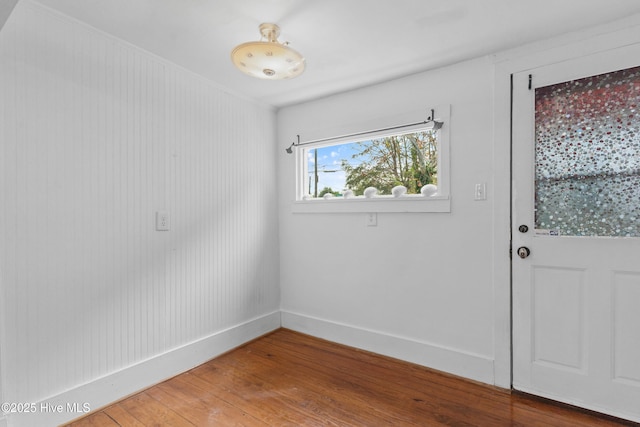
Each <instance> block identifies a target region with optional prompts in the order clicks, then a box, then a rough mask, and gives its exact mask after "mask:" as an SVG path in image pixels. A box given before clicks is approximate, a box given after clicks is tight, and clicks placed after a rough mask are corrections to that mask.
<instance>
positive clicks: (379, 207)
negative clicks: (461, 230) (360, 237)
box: [291, 196, 451, 213]
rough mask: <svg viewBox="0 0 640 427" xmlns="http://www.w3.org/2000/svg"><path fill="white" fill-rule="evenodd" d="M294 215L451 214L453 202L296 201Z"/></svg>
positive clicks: (421, 199) (436, 199)
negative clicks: (359, 213)
mask: <svg viewBox="0 0 640 427" xmlns="http://www.w3.org/2000/svg"><path fill="white" fill-rule="evenodd" d="M291 211H292V212H293V213H352V212H354V213H358V212H365V213H367V212H451V200H450V199H449V197H447V196H431V197H428V198H427V197H422V196H415V197H393V196H378V197H374V198H370V199H367V198H361V197H358V198H353V199H343V198H338V197H336V198H333V199H328V200H327V199H311V200H299V201H295V202H293V203H292V205H291Z"/></svg>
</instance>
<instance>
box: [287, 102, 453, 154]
mask: <svg viewBox="0 0 640 427" xmlns="http://www.w3.org/2000/svg"><path fill="white" fill-rule="evenodd" d="M427 123H433V129H434V130H438V129H440V128H441V127H442V125H443V124H444V122H443V121H440V120H436V119H435V111H434V110H433V109H431V116H429V117H427V119H426V120H423V121H421V122H415V123H407V124H404V125H398V126H391V127H387V128H381V129H374V130H368V131H365V132H356V133H350V134H347V135H340V136H332V137H329V138H320V139H313V140H311V141H304V142H300V135H297V136H298V142H297V143H296V142H292V143H291V145H290V146H289V147H288V148H285V151H286V152H287V153H289V154H291V153H293V150H292V149H291V148H292V147H300V146H302V145H309V144H317V143H318V142H326V141H333V140H335V139H343V138H350V137H352V136H361V135H366V134H369V133H374V132H384V131H387V130H395V129H402V128H407V127H411V126H417V125H426V124H427Z"/></svg>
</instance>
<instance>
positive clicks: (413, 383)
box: [70, 329, 636, 427]
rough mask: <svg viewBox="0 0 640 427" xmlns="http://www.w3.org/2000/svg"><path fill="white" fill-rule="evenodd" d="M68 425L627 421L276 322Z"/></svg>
mask: <svg viewBox="0 0 640 427" xmlns="http://www.w3.org/2000/svg"><path fill="white" fill-rule="evenodd" d="M70 425H71V426H127V427H129V426H133V427H135V426H169V425H172V426H225V427H226V426H320V425H323V426H326V425H330V426H384V425H390V426H554V427H562V426H567V427H568V426H571V427H575V426H620V425H636V424H633V423H625V422H623V421H619V420H615V419H612V418H609V417H606V416H600V415H597V414H593V413H589V412H585V411H580V410H576V409H573V408H570V407H567V406H564V405H561V404H556V403H552V402H548V401H545V400H541V399H537V398H533V397H530V396H526V395H522V394H517V393H513V394H512V393H509V391H506V390H502V389H498V388H495V387H491V386H487V385H483V384H479V383H476V382H473V381H468V380H465V379H461V378H458V377H454V376H452V375H448V374H443V373H439V372H436V371H433V370H430V369H427V368H424V367H421V366H418V365H413V364H410V363H406V362H402V361H398V360H395V359H390V358H387V357H384V356H380V355H376V354H372V353H368V352H364V351H360V350H355V349H353V348H350V347H345V346H341V345H339V344H334V343H330V342H327V341H323V340H319V339H316V338H313V337H309V336H306V335H302V334H299V333H296V332H293V331H290V330H286V329H280V330H278V331H275V332H273V333H272V334H269V335H267V336H264V337H262V338H259V339H257V340H255V341H253V342H250V343H248V344H246V345H244V346H242V347H240V348H237V349H235V350H233V351H231V352H229V353H227V354H224V355H222V356H220V357H218V358H216V359H213V360H211V361H209V362H207V363H205V364H203V365H201V366H198V367H196V368H194V369H192V370H190V371H188V372H186V373H184V374H181V375H179V376H177V377H175V378H172V379H170V380H167V381H165V382H163V383H161V384H158V385H156V386H154V387H151V388H149V389H147V390H145V391H142V392H140V393H138V394H136V395H134V396H131V397H129V398H127V399H124V400H122V401H120V402H117V403H115V404H113V405H111V406H109V407H106V408H104V409H102V410H100V411H98V412H95V413H92V414H89V415H88V416H86V417H84V418H82V419H80V420H77V421H76V422H74V423H71V424H70Z"/></svg>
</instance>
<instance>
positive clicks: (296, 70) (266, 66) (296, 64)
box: [231, 23, 305, 80]
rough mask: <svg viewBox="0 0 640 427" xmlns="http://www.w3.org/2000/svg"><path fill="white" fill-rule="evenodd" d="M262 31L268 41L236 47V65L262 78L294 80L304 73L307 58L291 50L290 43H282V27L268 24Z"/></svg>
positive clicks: (232, 58) (234, 55) (233, 55)
mask: <svg viewBox="0 0 640 427" xmlns="http://www.w3.org/2000/svg"><path fill="white" fill-rule="evenodd" d="M259 28H260V34H262V38H263V39H264V40H260V41H257V42H248V43H242V44H241V45H238V46H236V48H235V49H233V51H232V52H231V60H232V61H233V64H234V65H235V66H236V67H237V68H238V69H239V70H240V71H242V72H243V73H246V74H248V75H250V76H252V77H257V78H260V79H267V80H282V79H291V78H293V77H297V76H299V75H300V74H302V72H303V71H304V67H305V61H304V57H303V56H302V55H300V53H298V52H296V51H295V50H293V49H291V48H290V47H289V46H288V44H289V42H285V43H280V42H279V41H278V36H279V35H280V27H278V26H277V25H276V24H267V23H265V24H260V27H259Z"/></svg>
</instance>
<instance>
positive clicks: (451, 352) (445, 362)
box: [281, 311, 494, 384]
mask: <svg viewBox="0 0 640 427" xmlns="http://www.w3.org/2000/svg"><path fill="white" fill-rule="evenodd" d="M281 317H282V327H283V328H287V329H291V330H294V331H298V332H302V333H305V334H308V335H312V336H315V337H318V338H322V339H326V340H328V341H333V342H337V343H340V344H344V345H348V346H350V347H356V348H359V349H362V350H367V351H371V352H374V353H378V354H383V355H385V356H389V357H394V358H396V359H401V360H405V361H407V362H412V363H416V364H419V365H422V366H426V367H429V368H432V369H437V370H439V371H443V372H448V373H450V374H454V375H459V376H461V377H465V378H469V379H472V380H476V381H480V382H483V383H487V384H494V372H493V368H494V366H493V360H492V359H490V358H488V357H485V356H480V355H476V354H471V353H465V352H462V351H459V350H455V349H450V348H445V347H442V346H438V345H434V344H430V343H425V342H420V341H416V340H412V339H409V338H405V337H399V336H395V335H389V334H384V333H381V332H377V331H372V330H367V329H362V328H358V327H354V326H351V325H345V324H340V323H335V322H331V321H328V320H324V319H318V318H314V317H309V316H305V315H301V314H297V313H292V312H288V311H282V312H281Z"/></svg>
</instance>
